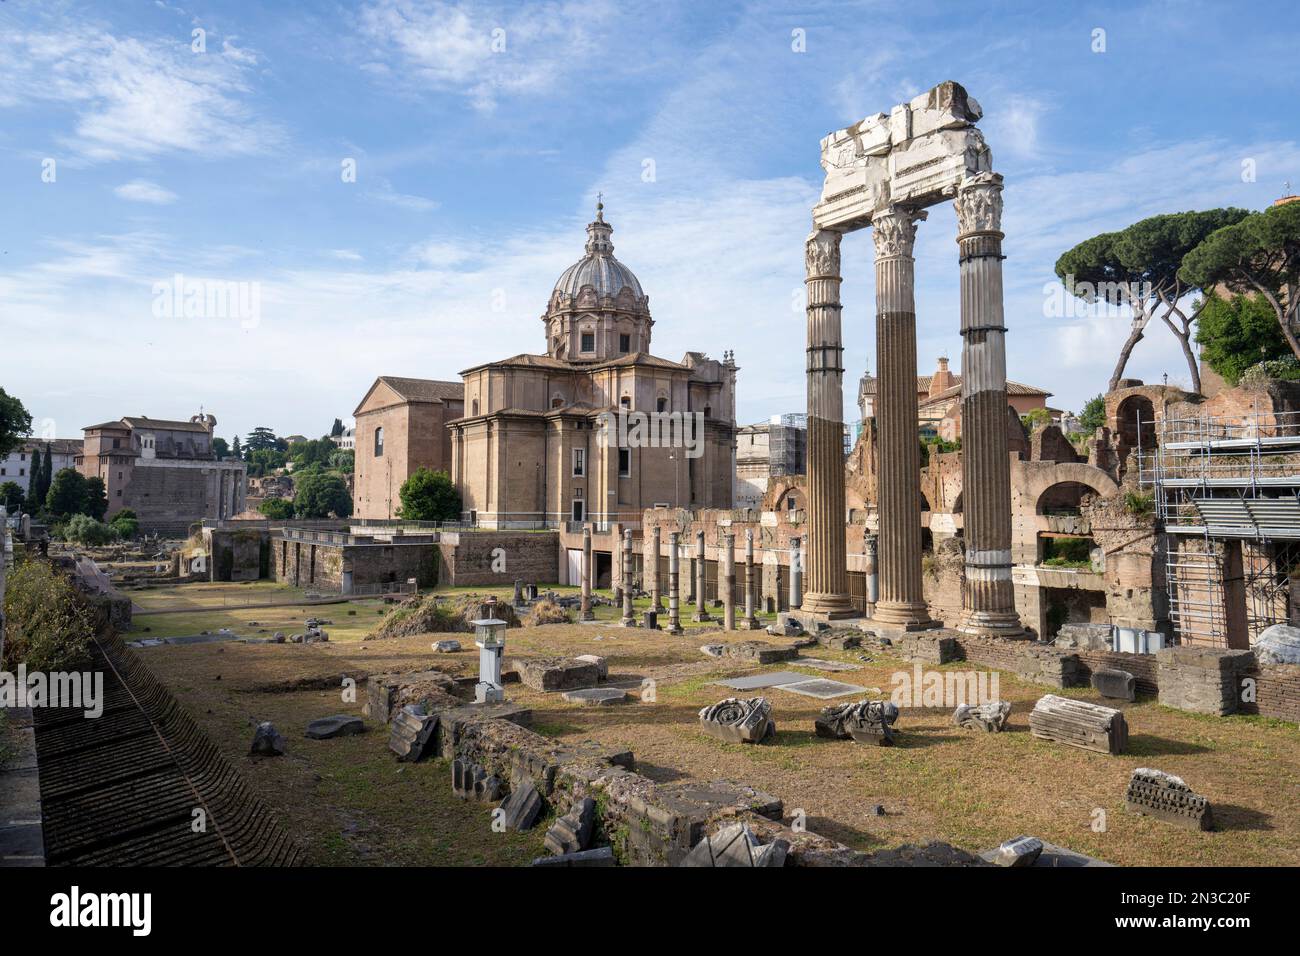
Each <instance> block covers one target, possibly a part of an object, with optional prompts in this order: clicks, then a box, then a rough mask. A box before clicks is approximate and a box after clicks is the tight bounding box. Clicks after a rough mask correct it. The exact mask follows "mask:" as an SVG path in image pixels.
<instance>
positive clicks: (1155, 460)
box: [1138, 409, 1300, 647]
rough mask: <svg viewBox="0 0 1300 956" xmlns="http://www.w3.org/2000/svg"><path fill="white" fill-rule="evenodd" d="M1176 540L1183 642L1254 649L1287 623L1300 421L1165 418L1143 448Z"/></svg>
mask: <svg viewBox="0 0 1300 956" xmlns="http://www.w3.org/2000/svg"><path fill="white" fill-rule="evenodd" d="M1142 424H1143V422H1142V420H1141V418H1140V417H1139V419H1138V434H1139V447H1138V461H1139V477H1140V481H1141V484H1142V486H1143V487H1144V488H1150V489H1152V492H1153V496H1154V499H1155V507H1156V514H1157V516H1158V517H1159V519H1160V523H1161V526H1162V527H1163V529H1164V532H1165V535H1166V539H1165V541H1166V547H1165V555H1166V574H1167V583H1168V589H1169V604H1170V611H1169V614H1170V619H1171V621H1172V622H1173V625H1174V628H1175V632H1176V634H1177V636H1178V639H1179V641H1180V642H1182V643H1185V644H1188V643H1190V644H1209V645H1215V646H1221V647H1223V646H1226V647H1247V646H1249V645H1250V644H1251V643H1253V642H1254V641H1255V639H1256V638H1257V637H1258V636H1259V634H1260V632H1261V631H1263V630H1264V629H1265V628H1266V627H1268V626H1269V625H1271V624H1277V623H1279V622H1285V621H1286V620H1287V605H1288V598H1289V593H1290V574H1291V571H1292V570H1293V569H1295V568H1297V567H1300V413H1298V412H1275V411H1272V410H1271V409H1270V410H1260V409H1255V410H1252V411H1251V412H1250V413H1249V414H1246V415H1242V416H1235V417H1225V416H1221V417H1214V416H1209V415H1206V416H1201V417H1197V418H1164V419H1157V420H1156V421H1155V422H1154V423H1151V422H1148V423H1146V424H1147V425H1148V426H1150V425H1152V424H1154V426H1155V427H1154V428H1153V429H1151V430H1150V431H1151V432H1154V434H1155V435H1156V436H1157V437H1156V442H1155V448H1146V449H1144V448H1142V447H1141V434H1142V431H1143V429H1142Z"/></svg>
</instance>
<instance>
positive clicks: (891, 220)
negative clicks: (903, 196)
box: [871, 206, 926, 259]
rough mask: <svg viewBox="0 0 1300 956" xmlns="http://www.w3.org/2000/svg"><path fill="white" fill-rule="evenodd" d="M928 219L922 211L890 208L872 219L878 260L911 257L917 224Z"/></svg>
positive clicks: (900, 207) (896, 207)
mask: <svg viewBox="0 0 1300 956" xmlns="http://www.w3.org/2000/svg"><path fill="white" fill-rule="evenodd" d="M925 217H926V213H925V212H923V211H922V210H920V209H910V208H908V207H907V206H890V207H888V208H887V209H882V210H881V211H880V212H878V213H876V214H875V215H874V216H872V217H871V237H872V238H873V239H874V240H875V241H876V258H877V259H890V258H897V257H899V256H909V257H910V256H911V255H912V246H913V244H914V243H915V242H916V224H917V223H918V222H921V221H922V220H924V219H925Z"/></svg>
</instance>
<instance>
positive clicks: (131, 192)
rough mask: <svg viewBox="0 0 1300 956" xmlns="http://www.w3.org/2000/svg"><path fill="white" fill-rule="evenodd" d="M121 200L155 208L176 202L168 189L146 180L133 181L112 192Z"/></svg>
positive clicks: (175, 198) (174, 195)
mask: <svg viewBox="0 0 1300 956" xmlns="http://www.w3.org/2000/svg"><path fill="white" fill-rule="evenodd" d="M113 192H114V193H116V194H117V196H118V197H119V198H121V199H128V200H130V201H131V202H147V203H153V204H154V205H156V206H165V205H167V204H168V203H173V202H175V201H176V200H177V198H178V197H177V195H176V194H175V193H174V192H172V191H171V190H170V189H166V188H164V187H162V186H159V185H158V184H157V183H151V182H149V181H148V180H147V179H133V180H131V182H129V183H123V184H122V185H121V186H118V187H116V188H115V189H114V190H113Z"/></svg>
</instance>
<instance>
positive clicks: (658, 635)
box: [137, 606, 1300, 866]
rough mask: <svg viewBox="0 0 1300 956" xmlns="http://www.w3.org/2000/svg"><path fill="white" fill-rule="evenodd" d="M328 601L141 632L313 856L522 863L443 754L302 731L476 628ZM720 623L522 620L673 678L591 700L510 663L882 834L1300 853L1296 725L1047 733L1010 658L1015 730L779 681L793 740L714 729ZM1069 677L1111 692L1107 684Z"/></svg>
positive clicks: (1247, 859) (647, 761)
mask: <svg viewBox="0 0 1300 956" xmlns="http://www.w3.org/2000/svg"><path fill="white" fill-rule="evenodd" d="M317 610H320V609H317ZM608 610H612V609H608ZM323 616H327V617H331V618H333V619H334V620H335V621H336V624H335V626H334V627H332V628H327V629H328V630H330V631H331V641H330V643H328V644H314V645H243V644H207V645H193V646H187V647H157V648H148V649H144V650H142V651H138V652H137V653H140V654H141V655H142V656H143V658H144V659H145V660H146V661H147V662H148V663H149V665H150V666H151V667H152V668H154V670H155V672H156V673H157V674H158V675H159V676H160V677H161V678H162V679H163V680H164V681H165V682H166V683H167V684H168V685H169V686H170V687H171V688H172V689H173V691H174V692H175V693H176V694H177V696H178V697H179V698H180V699H181V701H182V702H183V703H184V704H185V705H186V706H187V707H188V709H189V710H190V712H191V713H192V714H193V715H194V716H195V717H196V718H197V719H198V720H199V721H200V723H201V724H202V725H203V726H204V728H205V729H206V730H207V732H208V733H209V734H210V735H211V736H212V737H213V739H214V740H215V741H216V742H217V743H218V744H219V745H220V746H221V747H222V749H223V750H225V751H226V752H227V754H228V755H229V756H230V757H231V759H232V760H233V761H234V762H235V763H236V764H237V765H238V766H240V767H241V768H242V769H243V770H244V772H245V774H246V775H247V777H248V779H249V781H250V784H251V785H252V786H253V787H254V789H256V790H257V791H258V792H259V793H260V794H261V795H262V796H263V797H264V798H265V799H266V800H267V801H268V802H269V803H270V804H272V805H273V806H276V807H278V808H279V809H280V810H281V811H282V815H283V817H284V819H285V822H286V825H287V826H288V827H289V829H290V830H291V831H292V832H293V833H294V834H295V835H296V836H297V837H298V838H299V839H300V840H301V841H302V842H303V844H304V846H305V847H307V849H308V853H309V856H310V858H311V860H312V861H313V862H317V863H379V862H392V863H447V864H467V865H473V864H475V863H520V862H525V861H526V860H527V859H529V858H530V857H531V856H533V855H536V854H537V853H539V852H540V850H539V846H540V839H541V835H542V832H543V830H542V829H540V828H539V829H535V830H533V831H532V832H531V833H529V834H524V835H515V836H512V837H506V836H505V835H502V834H497V833H493V832H492V831H491V828H490V827H489V826H488V821H489V817H488V813H487V810H486V809H485V808H483V807H480V806H477V805H472V804H464V803H461V802H460V801H458V800H455V799H454V798H453V797H452V796H451V794H450V786H449V783H450V782H449V776H450V771H449V770H448V768H447V766H446V764H445V763H442V762H434V763H422V764H419V765H415V766H409V765H402V764H398V763H396V762H395V761H394V759H393V758H392V756H391V755H390V754H389V753H388V752H387V749H386V734H385V733H384V732H383V731H382V730H381V729H380V728H372V730H371V731H370V732H369V733H366V734H364V735H362V736H359V737H355V738H347V739H343V740H334V741H310V740H306V739H304V738H302V736H301V734H302V729H303V727H304V726H305V725H306V723H307V722H308V721H309V720H311V719H313V718H315V717H321V716H326V715H328V714H332V713H359V712H360V703H357V702H345V701H343V700H342V698H341V696H340V690H339V687H340V684H341V681H342V678H343V677H344V676H351V677H355V678H361V677H364V676H365V675H366V674H369V673H376V672H382V671H387V670H414V669H420V668H425V667H439V668H442V669H446V670H448V671H449V672H452V673H457V674H472V673H475V672H476V669H477V657H476V653H475V650H474V648H473V646H472V644H470V643H469V642H467V641H464V640H462V643H463V644H466V645H467V649H466V650H463V651H461V652H459V653H457V654H451V655H441V654H434V653H432V652H431V651H430V646H429V645H430V642H431V641H432V640H433V639H434V637H433V636H432V635H420V636H415V637H408V638H394V639H385V640H365V641H363V640H360V639H359V638H358V636H356V635H358V634H359V633H360V631H361V630H363V628H362V623H363V619H366V617H367V616H366V615H365V614H363V613H362V612H361V611H360V609H358V615H357V624H356V629H355V630H354V629H353V628H352V627H348V628H347V629H346V633H347V634H348V635H349V636H348V637H346V638H344V637H340V638H339V639H338V640H336V639H335V637H334V635H335V633H337V632H339V631H340V630H341V629H340V627H339V626H338V624H337V622H338V621H340V620H341V619H342V618H341V615H340V612H339V610H338V606H332V607H330V608H327V609H324V611H323ZM369 618H370V619H374V620H377V619H378V615H375V614H371V615H370V616H369ZM163 619H164V618H162V617H160V618H155V619H154V622H155V623H156V622H158V621H161V620H163ZM144 620H147V619H144ZM348 620H352V619H348ZM706 633H707V636H708V639H709V640H743V639H748V638H751V637H754V636H758V637H762V636H763V635H761V634H760V635H751V634H748V633H745V632H736V633H733V634H730V635H728V634H724V632H722V631H719V630H714V631H711V632H704V631H697V632H694V633H688V634H686V635H683V636H680V637H670V636H668V635H666V634H664V633H662V632H650V631H645V630H641V629H624V628H620V627H612V626H602V625H599V624H598V625H576V624H575V625H551V626H546V627H535V628H533V627H529V628H517V629H511V630H510V631H509V632H508V633H507V637H506V656H507V659H509V658H511V657H517V656H518V657H524V656H538V655H544V654H583V653H593V654H599V655H601V656H603V657H605V658H606V659H607V660H608V662H609V667H610V672H611V678H610V679H611V681H623V680H626V681H630V682H633V683H634V684H639V683H640V682H641V681H642V680H643V679H645V678H649V679H651V680H652V681H653V682H654V694H653V697H654V699H653V700H641V699H636V700H634V701H632V702H629V703H627V704H623V705H618V706H614V707H601V708H587V707H582V706H581V705H575V704H566V703H564V702H563V700H562V699H561V698H560V697H559V696H558V695H551V694H542V693H540V692H537V691H533V690H531V689H529V688H527V687H524V686H523V685H520V684H512V685H509V686H508V687H507V694H508V696H509V698H510V699H511V700H513V701H515V702H517V703H520V704H524V705H527V706H529V707H531V708H533V711H534V729H535V730H537V731H538V732H541V733H544V734H546V735H548V736H551V737H555V738H558V739H560V740H564V741H572V742H577V741H583V740H594V741H598V742H600V743H602V744H605V745H608V746H609V747H611V748H630V749H631V750H632V751H633V752H634V753H635V755H636V759H637V767H638V770H639V771H640V772H641V773H644V774H645V775H647V776H649V777H651V778H653V779H657V780H661V781H676V780H687V779H695V780H710V779H716V778H728V779H733V780H737V781H742V782H745V783H748V784H751V785H754V786H757V787H760V788H762V789H764V790H767V791H768V792H770V793H772V794H774V795H776V796H778V797H780V798H782V799H783V800H784V801H785V807H786V812H787V815H789V814H792V813H793V812H794V811H795V810H803V811H804V812H805V813H806V815H807V820H808V826H809V828H810V829H812V830H814V831H816V832H818V833H822V834H824V835H825V836H828V837H832V838H834V839H837V840H840V841H842V842H844V843H847V844H849V845H851V846H854V847H857V848H860V849H864V850H873V849H882V848H887V847H893V846H897V845H900V844H903V843H918V842H925V841H927V840H934V839H937V840H945V841H948V842H950V843H954V844H956V845H958V846H961V847H964V848H966V849H970V850H979V849H984V848H987V847H989V846H993V845H996V844H997V843H1000V842H1001V841H1003V840H1006V839H1009V838H1011V837H1014V836H1017V835H1019V834H1021V833H1029V834H1033V835H1035V836H1038V837H1041V838H1043V839H1046V840H1050V841H1052V842H1054V843H1059V844H1061V845H1063V846H1066V847H1069V848H1071V849H1074V850H1078V851H1080V852H1084V853H1088V854H1091V855H1094V856H1097V857H1099V858H1101V859H1103V860H1106V861H1108V862H1112V863H1117V864H1127V865H1140V864H1152V865H1180V866H1202V865H1228V866H1235V865H1290V866H1294V865H1300V808H1297V807H1296V806H1295V805H1294V802H1293V801H1291V800H1290V798H1289V795H1291V794H1294V793H1295V792H1296V790H1297V787H1298V786H1300V748H1297V747H1296V743H1297V741H1298V740H1300V734H1297V728H1296V727H1295V725H1292V724H1285V723H1282V722H1279V721H1272V720H1267V719H1261V718H1250V717H1229V718H1213V717H1202V716H1198V715H1193V714H1187V713H1183V712H1181V711H1175V710H1172V709H1169V708H1166V707H1162V706H1160V705H1159V704H1157V703H1156V702H1155V701H1154V700H1139V701H1138V702H1137V703H1134V704H1123V705H1121V706H1122V708H1123V709H1124V711H1125V716H1126V718H1127V720H1128V723H1129V730H1130V748H1129V752H1128V753H1126V754H1124V755H1122V756H1117V757H1111V756H1106V755H1102V754H1096V753H1091V752H1088V751H1083V750H1078V749H1074V748H1069V747H1065V746H1060V745H1056V744H1052V743H1049V742H1046V741H1042V740H1038V739H1035V738H1033V737H1032V736H1031V735H1030V734H1029V730H1028V723H1027V717H1028V713H1029V710H1030V709H1031V708H1032V706H1033V702H1034V701H1035V700H1036V699H1037V698H1038V697H1040V696H1042V695H1043V694H1044V693H1047V692H1049V689H1048V688H1043V687H1040V686H1036V685H1029V684H1025V683H1023V682H1021V681H1018V680H1017V679H1016V678H1014V677H1013V676H1011V675H1009V674H1002V675H1000V685H1001V688H1000V696H1001V697H1002V698H1004V699H1006V700H1009V701H1011V702H1012V705H1013V712H1012V716H1011V721H1010V726H1009V728H1008V730H1007V732H1005V733H1002V734H987V735H986V734H980V733H975V732H971V731H965V730H961V729H959V728H956V727H953V726H952V725H951V723H950V711H949V710H947V709H921V708H916V709H905V710H904V711H903V715H902V717H901V718H900V720H899V724H898V730H899V734H900V736H899V746H897V747H894V748H870V747H864V746H861V745H858V744H854V743H853V742H850V741H829V740H823V739H820V738H817V737H816V736H815V735H814V733H813V718H814V717H815V716H816V714H817V711H818V710H819V709H820V708H821V707H823V706H825V702H821V701H816V700H814V699H811V698H806V697H800V696H797V695H795V694H793V693H790V692H788V691H781V690H779V689H769V690H765V691H757V692H754V693H761V694H765V695H766V696H767V697H768V699H769V700H770V701H771V702H772V704H773V711H774V717H775V719H776V723H777V730H778V733H777V737H776V740H775V741H774V742H773V743H770V744H764V745H762V746H757V747H753V746H740V745H728V744H723V743H721V742H719V741H716V740H714V739H713V738H710V737H706V736H704V735H703V734H702V733H701V732H700V730H699V724H698V719H697V712H698V710H699V708H700V707H703V706H705V705H706V704H709V703H713V702H715V701H717V700H719V699H721V698H722V697H726V696H729V695H731V694H732V693H733V692H731V691H729V690H727V689H726V688H723V687H719V686H716V685H714V684H713V683H712V682H713V681H716V680H718V679H720V678H723V677H726V676H732V675H736V674H740V673H746V672H749V671H751V670H754V669H753V668H746V667H743V666H737V665H734V664H730V663H724V662H722V661H719V660H717V659H713V658H708V657H705V656H704V655H702V654H701V653H700V651H699V645H700V644H701V643H703V636H704V635H705V634H706ZM807 653H808V654H809V656H816V657H820V658H824V659H834V660H839V661H842V662H845V663H850V664H856V665H860V666H861V669H860V670H856V671H851V672H845V673H840V674H836V675H833V676H835V677H836V678H837V679H840V680H845V681H848V682H850V683H854V684H860V685H863V686H866V687H869V688H870V687H878V688H881V690H882V691H883V693H884V694H885V695H888V693H889V691H890V690H891V688H892V686H893V682H892V677H893V675H894V674H895V673H897V672H900V671H910V670H911V665H910V664H905V663H903V662H901V661H897V660H891V659H887V658H883V657H876V658H875V659H872V660H868V661H863V660H861V659H860V658H861V656H862V655H861V654H860V653H859V652H857V651H849V652H835V651H829V650H822V649H813V650H810V651H808V652H807ZM964 666H966V665H947V667H948V668H961V667H964ZM782 668H783V669H784V668H789V665H782ZM770 669H776V668H770ZM794 669H797V668H794ZM808 673H809V674H810V676H813V675H816V674H817V673H818V672H816V671H812V670H809V671H808ZM822 676H825V675H822ZM218 678H220V679H218ZM1052 692H1055V691H1052ZM1064 693H1066V694H1068V695H1070V696H1076V697H1080V698H1083V699H1091V700H1099V698H1096V697H1095V695H1094V694H1093V693H1092V692H1091V691H1090V690H1070V691H1066V692H1064ZM845 699H848V700H852V699H854V698H840V700H845ZM265 719H270V720H274V721H275V722H276V724H277V726H278V727H279V728H280V730H281V732H282V733H283V734H284V735H285V736H286V738H287V739H288V740H289V753H288V755H287V756H286V757H284V758H278V759H273V760H254V759H253V758H250V757H248V756H247V748H248V743H249V740H250V739H251V737H252V731H253V726H254V725H255V723H256V722H257V721H258V720H265ZM1139 766H1152V767H1156V768H1158V769H1161V770H1165V771H1168V772H1170V773H1174V774H1178V775H1179V776H1182V777H1183V778H1184V779H1185V780H1187V782H1188V783H1189V784H1190V785H1191V786H1192V787H1193V788H1194V789H1195V790H1196V791H1198V792H1200V793H1203V794H1205V795H1206V796H1207V797H1208V798H1209V799H1210V801H1211V803H1212V804H1213V807H1214V815H1215V819H1216V821H1217V823H1218V827H1219V828H1218V829H1217V830H1216V831H1214V832H1210V833H1199V832H1189V831H1187V830H1183V829H1181V828H1176V827H1173V826H1170V825H1169V824H1166V823H1162V822H1160V821H1157V820H1154V819H1150V818H1146V817H1140V816H1136V815H1134V814H1131V813H1128V812H1127V811H1125V810H1124V809H1123V806H1122V804H1123V794H1124V788H1125V785H1126V783H1127V781H1128V776H1129V774H1130V772H1131V771H1132V770H1133V769H1134V768H1135V767H1139ZM876 804H880V805H883V806H884V808H885V810H886V814H885V815H884V816H877V815H875V814H874V813H873V812H872V807H873V806H874V805H876ZM1103 819H1104V829H1098V824H1099V822H1100V821H1102V820H1103Z"/></svg>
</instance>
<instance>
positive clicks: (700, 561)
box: [691, 531, 713, 622]
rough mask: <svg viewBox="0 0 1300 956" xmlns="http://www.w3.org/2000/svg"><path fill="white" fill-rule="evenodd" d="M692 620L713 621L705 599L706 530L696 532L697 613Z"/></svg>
mask: <svg viewBox="0 0 1300 956" xmlns="http://www.w3.org/2000/svg"><path fill="white" fill-rule="evenodd" d="M691 620H692V621H696V622H700V621H711V620H713V618H711V617H709V608H708V605H707V604H706V603H705V600H704V532H703V531H697V532H695V614H694V615H692V616H691Z"/></svg>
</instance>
